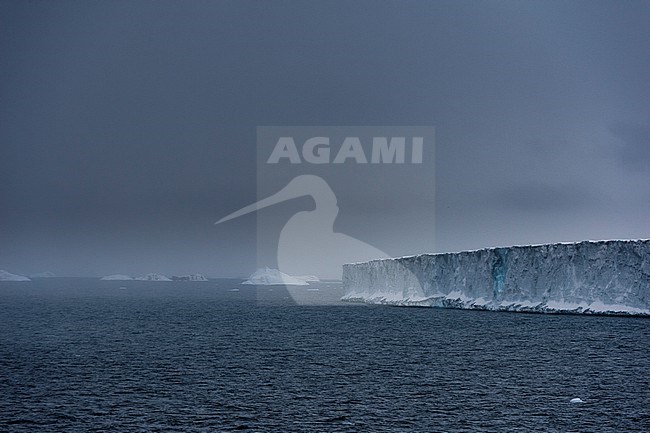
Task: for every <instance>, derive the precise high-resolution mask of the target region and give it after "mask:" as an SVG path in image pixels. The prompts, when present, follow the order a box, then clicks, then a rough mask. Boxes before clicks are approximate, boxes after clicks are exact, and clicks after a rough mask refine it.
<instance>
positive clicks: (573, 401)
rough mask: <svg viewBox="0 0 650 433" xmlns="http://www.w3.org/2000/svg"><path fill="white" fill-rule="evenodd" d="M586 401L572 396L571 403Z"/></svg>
mask: <svg viewBox="0 0 650 433" xmlns="http://www.w3.org/2000/svg"><path fill="white" fill-rule="evenodd" d="M584 402H585V401H584V400H583V399H581V398H572V399H571V401H570V402H569V403H574V404H575V403H584Z"/></svg>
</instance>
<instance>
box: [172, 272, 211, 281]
mask: <svg viewBox="0 0 650 433" xmlns="http://www.w3.org/2000/svg"><path fill="white" fill-rule="evenodd" d="M172 281H208V279H207V278H205V276H203V275H201V274H190V275H180V276H176V275H174V276H172Z"/></svg>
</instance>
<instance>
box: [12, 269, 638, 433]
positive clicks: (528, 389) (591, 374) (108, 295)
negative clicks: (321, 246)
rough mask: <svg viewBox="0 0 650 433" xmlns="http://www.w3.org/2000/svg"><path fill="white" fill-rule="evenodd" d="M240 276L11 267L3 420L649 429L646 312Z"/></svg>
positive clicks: (175, 425)
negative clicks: (601, 312) (106, 276)
mask: <svg viewBox="0 0 650 433" xmlns="http://www.w3.org/2000/svg"><path fill="white" fill-rule="evenodd" d="M240 281H241V280H213V281H210V282H193V283H182V282H147V281H108V282H106V281H99V280H93V279H83V278H78V279H65V278H51V279H41V280H36V281H33V282H25V283H11V282H0V431H2V432H5V431H6V432H50V431H51V432H228V431H254V432H407V431H408V432H499V433H502V432H563V433H566V432H617V433H618V432H628V431H630V432H632V431H639V432H641V431H643V432H648V431H650V359H649V355H650V349H649V348H650V319H644V318H631V317H605V316H572V315H542V314H522V313H503V312H500V313H498V312H485V311H464V310H445V309H435V308H399V307H387V306H366V305H355V304H344V303H340V302H338V301H337V299H338V298H339V297H340V296H341V295H342V290H341V287H340V285H338V284H324V283H323V284H318V285H316V286H310V287H300V288H292V289H291V290H287V289H286V288H283V287H273V288H272V290H270V288H269V287H254V286H253V287H251V286H242V285H240V284H239V282H240ZM309 289H311V290H309ZM315 289H318V290H315ZM572 398H581V399H582V400H584V401H585V403H581V404H572V403H570V400H571V399H572Z"/></svg>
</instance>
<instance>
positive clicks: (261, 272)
mask: <svg viewBox="0 0 650 433" xmlns="http://www.w3.org/2000/svg"><path fill="white" fill-rule="evenodd" d="M242 284H252V285H256V286H274V285H285V286H308V285H309V283H307V282H306V281H305V280H302V279H300V278H296V277H292V276H291V275H287V274H285V273H284V272H280V271H279V270H278V269H270V268H268V267H266V268H260V269H258V270H256V271H255V272H253V273H252V274H251V276H250V277H248V280H246V281H244V282H243V283H242Z"/></svg>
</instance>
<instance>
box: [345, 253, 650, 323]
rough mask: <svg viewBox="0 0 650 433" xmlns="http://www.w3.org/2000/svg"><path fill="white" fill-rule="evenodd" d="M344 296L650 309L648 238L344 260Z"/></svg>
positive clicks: (509, 306)
mask: <svg viewBox="0 0 650 433" xmlns="http://www.w3.org/2000/svg"><path fill="white" fill-rule="evenodd" d="M343 284H344V287H345V289H346V294H345V296H344V299H346V300H350V301H363V302H368V303H384V304H395V305H430V306H440V307H454V308H478V309H492V310H517V311H540V312H578V313H620V314H650V240H635V241H598V242H593V241H586V242H579V243H567V244H549V245H536V246H516V247H508V248H490V249H483V250H477V251H466V252H460V253H444V254H423V255H419V256H410V257H402V258H398V259H386V260H375V261H371V262H366V263H355V264H347V265H344V266H343Z"/></svg>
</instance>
